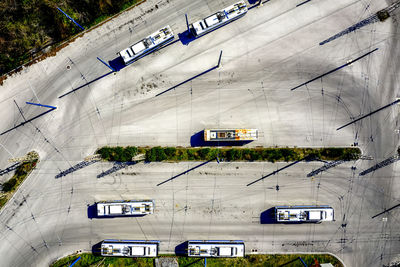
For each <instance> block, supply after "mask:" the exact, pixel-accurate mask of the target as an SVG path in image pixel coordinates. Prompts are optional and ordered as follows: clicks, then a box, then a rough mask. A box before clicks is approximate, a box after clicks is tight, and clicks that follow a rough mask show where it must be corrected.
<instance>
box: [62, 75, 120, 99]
mask: <svg viewBox="0 0 400 267" xmlns="http://www.w3.org/2000/svg"><path fill="white" fill-rule="evenodd" d="M111 73H114V71H110V72H107V73H106V74H104V75H102V76H100V77H97V78H96V79H94V80H91V81H90V82H87V83H85V84H83V85H81V86H78V87H77V88H75V89H72V90H71V91H68V92H66V93H65V94H63V95H60V96H59V97H58V98H63V97H65V96H67V95H69V94H71V93H73V92H75V91H78V90H79V89H82V88H83V87H85V86H88V85H90V84H91V83H94V82H96V81H98V80H100V79H102V78H104V77H106V76H108V75H110V74H111Z"/></svg>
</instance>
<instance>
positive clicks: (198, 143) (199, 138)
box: [190, 130, 253, 147]
mask: <svg viewBox="0 0 400 267" xmlns="http://www.w3.org/2000/svg"><path fill="white" fill-rule="evenodd" d="M251 142H253V141H252V140H248V141H218V142H216V141H212V142H210V141H208V142H207V141H204V130H201V131H200V132H197V133H195V134H194V135H192V136H191V137H190V146H192V147H202V146H207V147H219V146H244V145H246V144H249V143H251Z"/></svg>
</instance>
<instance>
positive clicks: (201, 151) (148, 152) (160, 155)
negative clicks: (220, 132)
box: [97, 146, 361, 162]
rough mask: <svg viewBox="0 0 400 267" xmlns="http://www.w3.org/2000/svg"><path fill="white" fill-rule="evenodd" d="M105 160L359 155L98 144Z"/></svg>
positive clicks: (346, 150)
mask: <svg viewBox="0 0 400 267" xmlns="http://www.w3.org/2000/svg"><path fill="white" fill-rule="evenodd" d="M97 153H98V154H100V155H101V157H102V158H103V159H105V160H108V161H120V162H126V161H132V158H133V157H135V156H136V155H138V154H145V161H147V162H154V161H192V160H196V161H206V160H213V159H216V158H217V157H218V158H219V159H220V160H224V161H269V162H276V161H286V162H288V161H297V160H302V159H307V158H309V159H321V160H355V159H358V158H359V157H360V155H361V151H360V149H359V148H356V147H341V148H209V147H206V148H183V147H159V146H157V147H139V148H137V147H132V146H128V147H102V148H100V149H99V150H98V151H97Z"/></svg>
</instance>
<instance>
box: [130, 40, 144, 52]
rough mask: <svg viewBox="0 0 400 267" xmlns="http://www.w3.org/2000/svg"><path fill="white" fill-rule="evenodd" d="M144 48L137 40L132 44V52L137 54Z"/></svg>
mask: <svg viewBox="0 0 400 267" xmlns="http://www.w3.org/2000/svg"><path fill="white" fill-rule="evenodd" d="M145 49H146V47H145V46H144V44H143V42H139V43H137V44H135V45H133V46H132V50H133V53H135V54H139V53H140V52H142V51H143V50H145Z"/></svg>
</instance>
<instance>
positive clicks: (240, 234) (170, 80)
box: [0, 0, 400, 266]
mask: <svg viewBox="0 0 400 267" xmlns="http://www.w3.org/2000/svg"><path fill="white" fill-rule="evenodd" d="M233 2H234V1H230V0H229V1H184V0H169V1H147V2H145V3H143V4H141V5H140V6H138V7H137V8H134V9H132V10H130V11H128V12H126V13H123V14H122V15H120V16H119V17H117V18H115V19H113V20H112V21H110V22H108V23H106V24H104V25H103V26H101V27H99V28H96V29H94V30H92V31H90V32H88V33H86V34H85V35H84V36H83V37H80V38H78V39H77V40H75V41H74V42H73V43H72V44H70V45H69V46H67V47H66V48H64V49H63V50H61V51H60V52H58V53H57V55H56V56H55V57H51V58H48V59H46V60H44V61H42V62H39V63H37V64H34V65H32V66H30V67H28V68H26V69H24V70H22V72H21V73H19V74H15V75H14V76H13V77H10V78H8V79H7V80H6V81H5V83H4V85H3V86H1V91H2V94H1V97H0V106H1V109H0V112H1V118H2V120H1V121H0V126H1V129H2V131H5V130H7V129H10V128H12V127H13V126H14V125H16V124H19V123H21V122H22V121H23V118H22V117H21V115H20V114H19V111H18V109H17V107H16V105H15V103H14V100H15V101H16V102H17V103H18V105H19V106H20V107H21V109H22V110H23V112H24V116H25V117H26V118H32V117H34V116H36V115H38V114H40V113H42V112H43V111H45V109H43V108H40V107H36V106H28V105H25V104H24V103H25V102H26V101H30V102H40V103H42V104H46V105H52V106H56V107H57V110H55V111H52V112H50V113H48V114H46V115H45V116H43V117H40V118H39V119H37V120H35V121H33V122H32V123H29V124H26V125H24V126H22V127H19V128H17V129H15V130H13V131H11V132H9V133H7V134H5V135H2V136H0V145H1V148H0V149H1V153H0V168H1V169H5V168H7V167H8V166H10V165H11V164H10V163H8V162H7V159H8V158H10V157H14V156H22V155H24V154H26V153H27V152H29V151H31V150H36V151H37V152H38V153H39V155H40V157H41V162H40V163H39V164H38V166H37V168H36V169H35V170H34V172H33V173H32V174H31V175H30V177H29V178H28V179H27V180H26V182H25V183H24V184H23V185H22V186H21V188H20V190H19V191H18V192H17V193H16V194H15V196H14V198H13V199H12V200H11V201H10V202H9V203H8V205H7V206H6V207H5V208H3V209H2V211H1V214H0V223H1V227H0V237H1V240H2V241H1V242H0V255H1V256H0V257H1V259H2V260H1V262H2V264H1V265H2V266H44V265H48V264H49V263H50V262H52V261H54V260H55V259H57V258H59V257H62V256H64V255H68V254H70V253H73V252H75V251H79V250H90V249H91V247H92V246H93V245H94V244H96V243H98V242H100V241H101V240H103V239H105V238H120V239H156V240H161V247H160V248H161V251H162V252H174V250H175V247H176V246H177V245H179V244H181V243H182V242H184V241H186V240H188V239H242V240H244V241H245V242H246V252H247V253H252V252H253V253H254V252H255V253H281V252H330V253H334V254H335V255H337V256H338V257H339V258H341V259H342V260H343V261H344V262H345V263H346V265H347V266H384V265H385V266H388V265H390V264H391V263H394V262H396V261H400V234H399V233H400V229H399V228H400V226H399V216H400V214H399V210H400V209H393V210H391V211H390V212H387V213H384V214H382V215H379V216H376V217H374V216H375V215H377V214H379V213H381V212H382V211H384V210H385V209H389V208H390V207H393V206H396V205H397V204H399V200H400V198H399V193H398V192H399V189H400V186H399V179H398V177H399V165H398V162H397V161H394V162H392V163H390V164H388V165H387V166H382V167H381V168H378V169H376V170H375V171H372V172H369V173H368V174H366V175H359V174H360V173H361V172H362V171H365V170H367V169H369V168H371V167H373V166H374V165H376V164H378V163H379V162H382V161H384V160H385V159H388V158H390V157H392V156H395V155H396V154H397V148H398V145H399V133H398V131H396V130H398V129H399V117H398V114H399V108H400V106H399V105H394V106H391V107H389V108H387V109H384V110H382V111H380V112H378V113H376V114H374V115H372V116H370V117H367V118H365V119H363V120H361V121H360V122H357V123H355V124H352V125H350V126H347V127H345V128H343V129H341V130H339V131H337V130H336V129H337V128H339V127H340V126H342V125H345V124H346V123H348V122H350V121H352V120H354V119H357V118H358V117H360V116H362V115H365V114H367V113H369V112H372V111H374V110H377V109H378V108H380V107H382V106H384V105H387V104H389V103H391V102H393V101H395V100H396V97H400V95H399V94H398V86H399V81H398V72H399V71H398V70H399V62H398V58H399V51H400V49H399V43H398V24H397V20H396V19H397V12H398V11H395V12H394V13H393V14H392V17H391V18H389V19H388V20H386V21H384V22H375V23H371V24H369V25H366V26H364V27H362V28H360V29H357V30H356V31H354V32H350V33H348V34H346V35H343V36H341V37H339V38H337V39H335V40H333V41H331V42H328V43H326V44H324V45H319V43H320V42H322V41H323V40H326V39H327V38H329V37H331V36H333V35H335V34H337V33H339V32H341V31H343V30H344V29H346V28H348V27H350V26H352V25H354V24H356V23H357V22H359V21H361V20H363V19H365V18H368V17H370V16H371V15H374V14H375V13H376V12H377V11H378V10H381V9H383V8H386V7H387V6H389V5H390V4H391V3H389V2H388V1H383V0H375V1H354V0H340V1H335V4H334V5H333V4H332V1H328V0H320V1H310V2H307V3H306V4H304V5H301V6H299V7H296V5H297V4H299V3H300V2H301V1H299V3H294V2H293V1H275V0H271V1H269V2H266V3H264V4H263V6H262V7H259V8H257V7H256V8H252V9H251V10H250V11H249V13H248V14H247V15H246V16H245V17H243V18H241V19H240V20H238V21H236V22H234V23H232V24H229V25H227V26H225V27H223V28H221V29H218V30H216V31H214V32H212V33H210V34H207V35H206V36H204V37H201V38H200V39H197V40H194V41H192V42H190V43H187V38H185V36H184V35H182V34H181V33H184V32H185V30H186V25H185V16H184V14H185V13H187V14H188V16H189V21H190V22H193V21H196V20H198V19H201V18H203V17H206V16H207V15H209V14H211V13H212V12H213V11H215V10H218V9H220V8H223V7H226V6H228V5H230V4H231V3H233ZM155 5H157V8H155ZM166 24H169V25H170V26H171V27H172V29H173V31H174V32H175V35H176V38H178V36H177V35H178V34H180V36H181V37H182V38H181V40H179V41H178V42H176V43H174V44H172V45H170V46H167V47H165V48H163V49H161V50H159V51H157V52H155V53H153V54H151V55H149V56H146V57H144V58H142V59H140V60H139V61H137V62H136V63H134V64H132V65H130V66H128V67H125V68H122V69H121V70H120V71H119V72H118V73H116V74H109V75H106V76H104V77H103V75H105V74H107V73H108V72H109V70H108V69H107V67H106V66H104V65H103V64H102V63H100V62H99V61H98V60H97V59H96V57H100V58H102V59H103V60H106V61H113V60H114V62H115V59H116V58H117V56H116V53H117V52H118V51H120V50H122V49H124V48H126V47H127V46H128V45H130V44H132V43H134V42H136V41H137V40H140V39H141V38H143V37H145V36H147V35H148V34H150V33H152V32H154V31H156V30H158V29H159V28H161V27H162V26H164V25H166ZM376 48H378V50H377V51H375V52H373V53H371V54H370V55H368V56H366V57H364V58H362V59H360V60H358V61H356V62H354V63H352V64H351V65H349V66H346V67H344V68H342V69H340V70H338V71H335V72H333V73H331V74H329V75H326V76H324V77H322V78H320V79H318V80H315V81H313V82H310V83H308V84H307V85H305V86H302V87H300V88H297V89H296V90H293V91H291V90H290V89H291V88H294V87H296V86H297V85H300V84H302V83H305V82H307V81H309V80H311V79H313V78H315V77H317V76H319V75H321V74H323V73H326V72H328V71H330V70H332V69H335V68H337V67H339V66H341V65H343V64H345V63H346V62H349V60H353V59H355V58H358V57H360V56H361V55H363V54H365V53H367V52H370V51H372V50H374V49H376ZM221 50H222V51H223V55H222V66H221V67H220V68H218V69H216V70H213V71H211V72H209V73H207V74H205V75H203V76H200V77H198V78H196V79H194V80H192V81H190V82H188V83H186V84H184V85H182V86H180V87H177V88H176V89H174V90H171V91H168V92H166V93H165V94H162V95H160V96H157V97H156V95H157V94H159V93H161V92H163V91H165V90H167V89H169V88H171V87H173V86H174V85H176V84H179V83H181V82H183V81H185V80H187V79H189V78H191V77H193V76H195V75H197V74H199V73H201V72H203V71H206V70H208V69H210V68H212V67H214V66H215V65H216V64H217V61H218V57H219V53H220V51H221ZM68 66H69V67H68ZM67 67H68V68H69V69H68V68H67ZM100 77H102V78H100ZM98 78H100V79H98ZM96 79H98V80H96ZM91 81H93V82H91ZM88 83H89V84H88ZM85 84H88V85H87V86H84V85H85ZM79 87H81V88H80V89H78V90H75V89H77V88H79ZM71 90H75V91H74V92H73V93H70V94H68V95H66V96H64V97H62V98H59V97H60V96H62V95H64V94H66V93H68V92H70V91H71ZM236 127H237V128H239V127H240V128H242V127H243V128H257V129H259V131H260V137H259V140H257V141H256V142H252V143H250V144H247V145H246V146H249V147H254V146H281V147H284V146H303V147H320V146H350V145H352V144H354V143H358V145H359V147H360V148H361V149H362V151H363V154H364V155H366V156H370V157H372V158H373V160H358V161H356V162H347V163H343V164H340V165H338V166H336V167H334V168H330V169H328V170H326V171H324V172H321V173H320V174H318V175H317V176H316V177H314V178H309V177H307V174H308V173H310V172H311V171H313V170H315V169H318V168H320V167H321V166H323V165H324V163H323V162H302V163H298V164H296V165H294V166H292V167H290V168H287V169H285V170H283V171H281V172H279V173H277V174H275V175H272V176H269V177H268V178H266V179H264V180H263V181H260V182H257V183H255V184H253V185H251V186H246V185H247V184H249V183H251V182H253V181H255V180H257V179H259V178H260V177H262V176H264V175H267V174H269V173H271V172H273V171H275V170H277V169H279V168H281V167H284V166H285V165H287V164H288V163H275V164H273V163H226V162H222V163H220V164H218V163H217V162H210V163H208V164H206V165H204V166H201V167H199V168H197V169H195V170H194V171H192V172H189V173H187V174H184V175H181V176H179V177H177V178H176V179H173V180H172V181H169V182H166V183H164V184H162V185H160V186H157V184H159V183H161V182H163V181H166V180H168V179H170V178H171V177H173V176H175V175H178V174H180V173H182V172H184V171H186V170H188V169H190V168H192V167H195V166H197V165H199V164H201V162H192V163H184V162H182V163H179V164H174V163H151V164H144V163H139V164H136V165H131V166H128V167H125V168H122V169H119V170H117V171H115V172H111V171H108V170H110V169H111V168H112V167H113V163H104V162H101V163H100V162H97V163H93V164H91V165H89V166H86V167H83V168H81V169H79V170H76V171H74V172H71V173H69V174H67V175H65V176H61V177H58V178H56V176H57V175H58V174H60V173H61V172H62V171H65V170H67V169H69V168H71V167H72V166H75V165H76V164H78V163H79V162H81V161H82V160H83V158H84V157H85V156H88V155H91V154H93V153H94V152H95V151H96V149H97V148H98V147H101V146H104V145H110V146H114V145H136V146H145V145H149V146H153V145H161V146H167V145H170V146H190V145H195V142H196V138H195V137H196V134H197V133H199V132H200V131H201V130H203V129H204V128H236ZM116 169H118V168H116ZM11 175H12V173H9V174H5V175H2V176H0V181H1V182H4V181H6V180H7V179H8V178H9V177H10V176H11ZM99 175H100V177H101V178H97V177H98V176H99ZM396 178H397V179H396ZM277 186H279V187H277ZM277 189H278V190H277ZM133 198H136V199H141V198H146V199H147V198H150V199H154V200H155V202H156V211H155V213H154V214H153V215H148V216H145V217H141V218H116V219H105V220H100V219H95V218H94V219H90V218H88V217H90V216H88V205H89V206H90V205H92V204H93V203H94V202H95V201H100V200H114V199H133ZM287 204H291V205H296V204H326V205H331V206H332V207H333V208H334V209H335V218H336V221H335V222H332V223H323V224H316V225H315V224H311V225H310V224H304V225H277V224H267V223H264V224H261V223H260V216H261V220H263V216H262V215H263V214H265V213H264V211H266V210H268V209H270V208H272V207H274V206H276V205H287ZM372 217H374V218H372ZM263 222H265V221H263Z"/></svg>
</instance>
